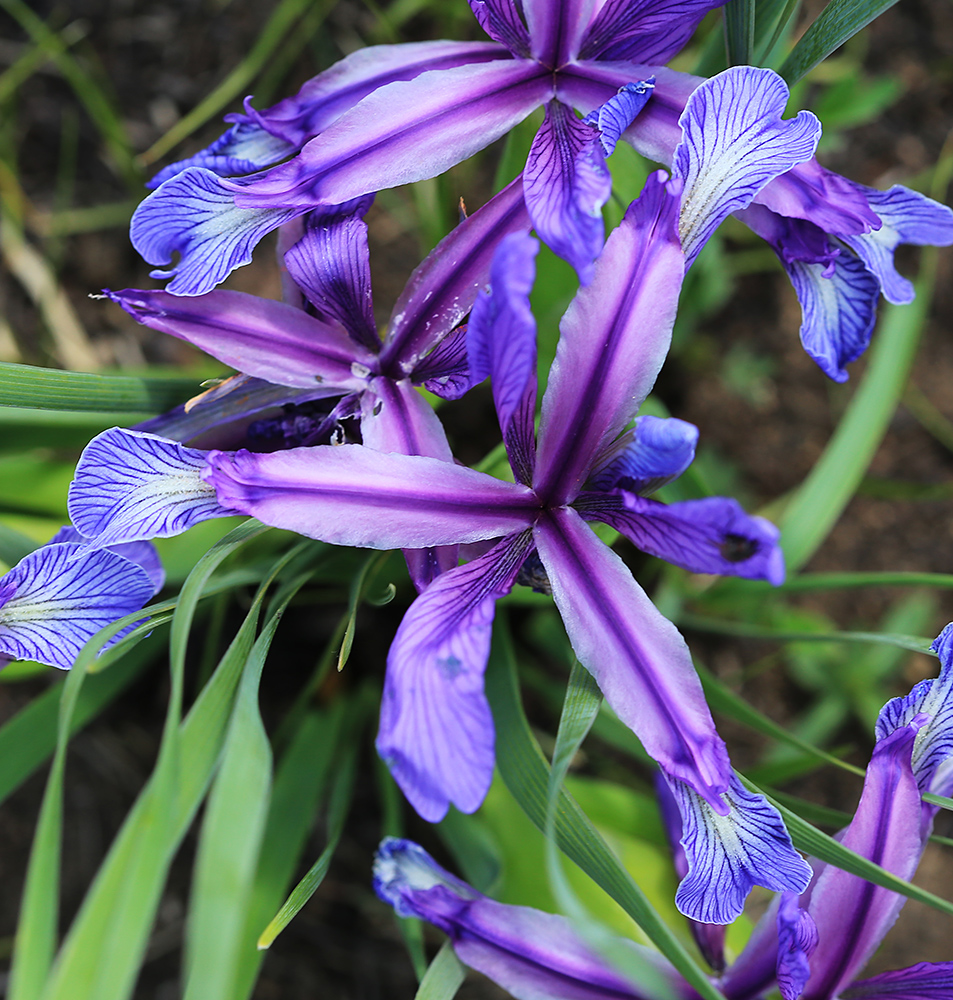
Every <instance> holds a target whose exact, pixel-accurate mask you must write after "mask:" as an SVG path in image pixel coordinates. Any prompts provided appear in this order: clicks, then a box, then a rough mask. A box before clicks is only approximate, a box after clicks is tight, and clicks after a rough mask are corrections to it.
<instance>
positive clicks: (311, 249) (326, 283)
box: [284, 197, 380, 353]
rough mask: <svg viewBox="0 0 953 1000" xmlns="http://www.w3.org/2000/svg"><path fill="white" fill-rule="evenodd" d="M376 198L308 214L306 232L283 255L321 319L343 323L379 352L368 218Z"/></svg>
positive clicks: (349, 331)
mask: <svg viewBox="0 0 953 1000" xmlns="http://www.w3.org/2000/svg"><path fill="white" fill-rule="evenodd" d="M372 201H373V198H372V197H365V198H359V199H357V200H355V201H353V202H349V203H348V204H347V205H338V206H335V207H332V208H329V209H324V210H316V211H313V212H309V213H308V215H307V216H306V217H305V220H304V233H303V235H302V237H301V239H300V240H298V241H297V242H296V243H295V244H294V245H293V246H292V247H291V248H290V249H289V250H287V252H286V253H285V254H284V262H285V267H286V268H287V269H288V274H289V276H290V277H291V279H292V281H294V283H295V284H296V285H297V286H298V288H300V289H301V291H302V292H303V293H304V295H305V297H306V298H307V299H308V301H309V302H310V303H311V304H312V305H313V306H314V307H315V309H317V310H318V316H319V317H320V318H321V319H324V320H327V321H329V322H330V323H331V324H333V325H338V324H339V325H340V326H342V327H343V328H344V329H345V330H347V332H348V333H349V334H350V335H351V337H352V338H353V339H354V340H355V341H357V343H358V344H361V345H362V346H363V347H365V348H367V349H368V350H370V351H374V352H375V353H376V352H377V351H379V350H380V338H379V337H378V336H377V328H376V327H375V325H374V300H373V296H372V294H371V267H370V254H369V253H368V249H367V224H366V223H365V222H364V219H363V216H364V214H365V213H366V212H367V210H368V209H369V208H370V206H371V202H372Z"/></svg>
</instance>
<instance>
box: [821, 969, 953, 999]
mask: <svg viewBox="0 0 953 1000" xmlns="http://www.w3.org/2000/svg"><path fill="white" fill-rule="evenodd" d="M841 996H842V997H843V998H844V1000H949V998H950V997H951V996H953V962H918V963H917V964H916V965H911V966H908V967H907V968H906V969H894V970H892V971H891V972H881V973H880V975H879V976H871V978H870V979H862V980H859V981H858V982H856V983H851V985H850V986H848V987H847V989H845V990H844V991H843V992H842V993H841Z"/></svg>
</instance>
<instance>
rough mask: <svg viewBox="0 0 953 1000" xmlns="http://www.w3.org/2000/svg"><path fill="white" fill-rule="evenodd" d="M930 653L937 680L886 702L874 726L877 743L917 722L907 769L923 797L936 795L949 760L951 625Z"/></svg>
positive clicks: (952, 739) (952, 740)
mask: <svg viewBox="0 0 953 1000" xmlns="http://www.w3.org/2000/svg"><path fill="white" fill-rule="evenodd" d="M933 650H934V652H935V653H936V654H937V655H938V656H939V657H940V674H939V676H938V677H934V678H929V679H927V680H924V681H920V682H919V683H918V684H916V685H915V686H914V688H913V690H912V691H911V692H910V693H909V694H908V695H906V697H903V698H893V699H891V700H890V701H888V702H887V704H886V705H884V707H883V708H882V709H881V711H880V715H879V716H878V717H877V725H876V736H877V739H878V741H879V740H884V739H886V738H887V737H888V736H890V735H891V734H892V733H894V732H895V731H897V730H899V729H901V728H903V727H905V726H909V725H912V724H914V722H917V724H918V730H917V736H916V742H915V743H914V746H913V754H912V759H911V767H912V768H913V774H914V777H915V778H916V781H917V785H918V787H919V788H920V791H921V792H924V793H926V792H937V791H940V789H939V788H938V787H937V784H938V782H943V783H945V782H946V780H948V778H947V775H948V771H949V767H950V762H951V759H953V625H947V626H946V628H945V629H943V631H942V632H941V633H940V635H939V636H938V637H937V638H936V640H935V641H934V643H933ZM924 716H925V717H926V718H925V719H924V718H923V717H924ZM940 794H947V792H946V791H945V790H944V791H941V792H940ZM924 807H925V808H927V809H929V810H930V815H932V814H933V813H935V811H936V809H935V807H931V806H927V805H926V803H924Z"/></svg>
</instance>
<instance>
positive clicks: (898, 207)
mask: <svg viewBox="0 0 953 1000" xmlns="http://www.w3.org/2000/svg"><path fill="white" fill-rule="evenodd" d="M855 186H857V187H860V185H855ZM860 190H861V191H863V193H864V194H865V195H866V197H867V202H868V204H869V205H870V207H871V208H872V209H873V210H874V212H876V213H877V215H878V216H879V217H880V221H881V223H882V225H881V227H880V229H876V230H873V231H871V232H869V233H858V234H853V235H848V236H841V237H840V239H842V240H843V241H844V242H845V243H846V244H847V245H848V246H849V247H850V248H851V249H852V250H854V251H855V253H857V255H858V256H859V257H860V258H861V260H863V262H864V264H866V265H867V268H868V269H869V270H870V271H871V272H872V273H873V274H875V275H876V276H877V279H878V280H879V281H880V286H881V288H882V289H883V293H884V297H885V298H886V299H887V301H888V302H893V303H895V304H897V305H903V304H904V303H906V302H912V301H913V299H914V296H915V292H914V288H913V284H912V282H910V281H908V280H907V279H906V278H904V277H903V276H902V275H901V274H899V273H898V271H897V269H896V268H895V267H894V263H893V252H894V250H896V248H897V247H898V246H899V245H900V244H901V243H913V244H915V245H917V246H935V247H945V246H949V245H950V244H951V243H953V211H951V210H950V209H949V208H948V207H947V206H946V205H941V204H940V203H939V202H936V201H934V200H933V199H932V198H927V197H926V196H925V195H922V194H919V193H918V192H916V191H911V190H910V189H909V188H905V187H903V186H902V185H900V184H895V185H894V186H893V187H892V188H890V190H889V191H877V190H875V189H874V188H860Z"/></svg>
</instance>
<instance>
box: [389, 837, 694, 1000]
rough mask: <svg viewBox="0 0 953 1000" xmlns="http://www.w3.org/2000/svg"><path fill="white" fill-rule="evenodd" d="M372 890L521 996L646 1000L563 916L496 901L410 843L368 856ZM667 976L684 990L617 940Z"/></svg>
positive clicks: (532, 999) (681, 991) (655, 961)
mask: <svg viewBox="0 0 953 1000" xmlns="http://www.w3.org/2000/svg"><path fill="white" fill-rule="evenodd" d="M374 889H375V891H376V892H377V894H378V896H380V898H381V899H382V900H384V902H385V903H389V904H390V905H391V906H393V907H394V909H395V910H396V912H397V913H398V914H399V915H400V916H403V917H411V916H412V917H418V918H419V919H421V920H426V921H428V922H430V923H432V924H434V925H435V926H437V927H439V928H440V930H442V931H443V932H444V933H445V934H447V935H448V936H449V937H450V940H451V941H452V942H453V948H454V951H455V952H456V953H457V955H458V957H459V958H460V960H461V961H462V962H464V963H466V964H467V965H469V966H470V967H471V968H474V969H477V970H478V971H480V972H482V973H483V974H484V975H486V976H489V977H490V979H492V980H493V981H494V982H495V983H497V984H498V985H500V986H502V987H503V989H505V990H506V991H507V992H508V993H510V994H512V995H513V996H514V997H520V998H524V1000H649V998H650V997H651V995H652V994H651V993H650V992H648V991H646V990H640V989H639V988H638V987H637V986H633V985H632V984H631V983H629V982H628V981H627V980H625V979H624V978H622V977H621V976H620V975H619V974H618V973H617V972H616V971H615V970H614V969H612V968H611V966H609V965H608V963H606V962H605V960H604V959H602V958H600V957H599V956H598V955H596V954H595V953H593V952H592V951H591V949H590V948H589V947H588V946H587V945H586V944H585V943H584V942H583V941H582V939H581V938H580V937H579V935H578V934H577V933H576V931H575V930H574V929H573V926H572V924H571V923H570V922H569V921H568V920H567V919H566V918H565V917H560V916H557V915H555V914H552V913H544V912H542V911H541V910H535V909H531V908H530V907H528V906H510V905H507V904H505V903H497V902H496V901H495V900H492V899H489V898H488V897H487V896H484V895H483V894H482V893H479V892H477V891H476V890H475V889H473V888H472V887H471V886H469V885H467V884H466V883H465V882H461V881H460V879H457V878H455V877H454V876H453V875H451V874H450V873H449V872H447V871H445V870H444V869H443V868H441V867H440V866H439V865H438V864H437V863H436V862H435V861H434V860H433V858H431V857H430V855H429V854H427V852H426V851H424V850H423V849H422V848H421V847H418V845H417V844H414V843H412V842H411V841H407V840H397V839H395V838H388V839H386V840H384V841H383V843H382V844H381V846H380V849H379V850H378V853H377V857H376V859H375V861H374ZM617 944H618V946H619V947H625V948H630V949H631V950H632V952H633V953H634V954H636V955H638V956H639V958H640V959H641V960H642V961H645V962H648V963H650V964H651V965H652V966H653V967H654V970H655V971H656V972H658V973H661V974H662V975H663V976H666V977H667V978H669V980H670V984H669V985H670V987H671V989H670V992H667V995H668V996H670V997H680V998H685V997H687V996H689V995H690V991H689V990H688V988H687V987H686V986H685V983H684V981H683V980H682V979H681V978H680V977H678V976H677V974H676V973H675V972H674V970H673V969H672V968H671V966H669V965H668V963H667V962H665V961H664V959H662V958H661V957H660V956H659V955H658V952H655V951H653V950H651V949H649V948H644V947H641V946H639V945H637V944H634V943H633V942H631V941H623V940H622V939H618V941H617Z"/></svg>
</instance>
